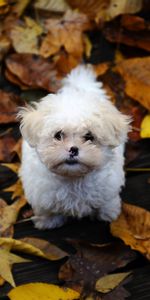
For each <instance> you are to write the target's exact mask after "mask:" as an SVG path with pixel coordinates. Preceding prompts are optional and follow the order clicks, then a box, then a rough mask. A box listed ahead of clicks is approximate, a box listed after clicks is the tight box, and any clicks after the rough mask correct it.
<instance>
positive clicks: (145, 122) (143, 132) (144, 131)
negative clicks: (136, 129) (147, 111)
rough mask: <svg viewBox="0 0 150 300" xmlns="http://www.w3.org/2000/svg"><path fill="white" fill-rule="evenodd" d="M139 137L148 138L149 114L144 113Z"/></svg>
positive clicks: (149, 129)
mask: <svg viewBox="0 0 150 300" xmlns="http://www.w3.org/2000/svg"><path fill="white" fill-rule="evenodd" d="M140 135H141V138H150V115H146V116H145V117H144V119H143V121H142V123H141V132H140Z"/></svg>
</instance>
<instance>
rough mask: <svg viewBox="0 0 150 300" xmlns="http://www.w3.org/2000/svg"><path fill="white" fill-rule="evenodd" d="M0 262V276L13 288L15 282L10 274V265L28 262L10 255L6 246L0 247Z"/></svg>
mask: <svg viewBox="0 0 150 300" xmlns="http://www.w3.org/2000/svg"><path fill="white" fill-rule="evenodd" d="M0 261H1V263H0V276H1V277H2V278H3V279H4V280H6V281H7V282H9V283H10V284H11V285H12V286H13V287H14V286H15V282H14V279H13V276H12V273H11V267H12V265H13V264H15V263H22V262H29V260H27V259H24V258H22V257H20V256H18V255H15V254H12V253H10V249H9V248H8V247H7V246H6V247H5V246H3V247H0Z"/></svg>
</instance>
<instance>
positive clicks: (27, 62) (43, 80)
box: [6, 53, 60, 92]
mask: <svg viewBox="0 0 150 300" xmlns="http://www.w3.org/2000/svg"><path fill="white" fill-rule="evenodd" d="M6 65H7V68H8V70H9V72H11V74H12V75H14V76H15V77H17V80H18V79H19V82H22V84H23V85H25V86H27V87H28V88H31V89H33V88H43V89H46V90H47V91H50V92H56V91H57V89H58V87H60V81H59V76H58V74H57V70H56V69H55V64H54V63H52V62H49V60H46V59H44V58H42V57H40V56H34V55H31V54H17V53H15V54H12V55H10V56H9V57H8V58H7V59H6ZM6 76H7V74H6ZM19 82H18V84H19Z"/></svg>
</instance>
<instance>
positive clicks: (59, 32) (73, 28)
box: [40, 11, 91, 58]
mask: <svg viewBox="0 0 150 300" xmlns="http://www.w3.org/2000/svg"><path fill="white" fill-rule="evenodd" d="M45 27H46V29H47V30H48V34H47V36H46V37H45V39H44V40H43V42H42V45H41V48H40V54H41V55H42V56H43V57H48V56H51V55H53V54H55V53H57V52H58V51H59V50H60V48H61V47H64V49H65V50H66V52H67V53H69V54H72V55H73V56H75V57H80V58H81V57H82V55H83V52H84V37H83V34H82V33H83V32H84V31H85V30H88V29H90V28H91V24H90V22H89V20H88V18H87V16H86V15H84V14H82V13H78V12H72V11H67V12H66V13H65V15H64V16H63V17H62V18H61V19H60V18H58V19H47V20H46V22H45ZM68 36H69V39H68ZM77 45H78V46H77Z"/></svg>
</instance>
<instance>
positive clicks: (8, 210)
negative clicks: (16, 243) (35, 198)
mask: <svg viewBox="0 0 150 300" xmlns="http://www.w3.org/2000/svg"><path fill="white" fill-rule="evenodd" d="M25 204H26V200H25V198H24V197H22V198H20V199H19V200H17V201H15V202H14V203H13V204H11V205H7V203H6V202H5V201H4V200H2V199H0V236H7V237H8V236H9V237H10V236H12V235H13V225H14V224H15V222H16V220H17V217H18V213H19V211H20V209H21V208H22V207H23V206H24V205H25Z"/></svg>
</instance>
